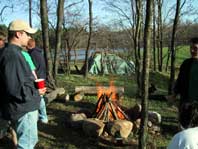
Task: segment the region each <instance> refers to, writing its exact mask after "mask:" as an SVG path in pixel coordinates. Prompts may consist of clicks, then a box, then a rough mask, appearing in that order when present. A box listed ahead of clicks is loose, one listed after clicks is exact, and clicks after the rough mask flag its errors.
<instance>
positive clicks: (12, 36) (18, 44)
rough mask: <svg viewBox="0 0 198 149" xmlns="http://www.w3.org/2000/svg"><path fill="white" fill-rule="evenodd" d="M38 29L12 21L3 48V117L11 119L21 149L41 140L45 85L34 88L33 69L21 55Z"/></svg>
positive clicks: (0, 91)
mask: <svg viewBox="0 0 198 149" xmlns="http://www.w3.org/2000/svg"><path fill="white" fill-rule="evenodd" d="M35 32H36V29H33V28H31V27H30V26H29V25H28V24H27V23H26V22H25V21H23V20H15V21H12V22H11V23H10V24H9V27H8V44H7V45H6V46H5V47H4V48H3V49H1V50H0V84H1V87H0V95H1V100H0V105H1V111H2V117H3V118H4V119H6V120H10V121H11V123H12V125H13V128H14V129H15V131H16V134H17V140H18V144H17V148H20V149H33V148H34V146H35V144H36V143H37V141H38V133H37V119H38V109H39V104H40V95H42V94H44V93H45V92H46V88H44V89H39V90H37V89H36V88H35V85H34V76H33V74H32V71H31V70H30V68H29V65H28V63H27V62H26V60H25V59H24V57H23V55H22V54H21V50H22V47H25V46H27V43H28V40H29V39H30V34H34V33H35Z"/></svg>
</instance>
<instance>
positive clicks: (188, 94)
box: [169, 38, 198, 128]
mask: <svg viewBox="0 0 198 149" xmlns="http://www.w3.org/2000/svg"><path fill="white" fill-rule="evenodd" d="M190 53H191V58H189V59H186V60H185V61H184V62H183V63H182V65H181V66H180V70H179V75H178V78H177V80H176V84H175V87H174V94H173V95H172V96H170V97H169V101H170V100H172V101H174V100H175V99H176V96H177V95H178V94H179V95H180V103H179V122H180V124H181V125H182V127H183V128H187V127H188V124H187V121H188V119H189V116H188V114H187V113H189V112H188V111H189V110H190V109H189V107H190V106H189V105H190V103H192V102H194V101H198V38H192V39H191V40H190Z"/></svg>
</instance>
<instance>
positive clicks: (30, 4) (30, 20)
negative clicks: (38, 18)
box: [29, 0, 32, 27]
mask: <svg viewBox="0 0 198 149" xmlns="http://www.w3.org/2000/svg"><path fill="white" fill-rule="evenodd" d="M29 24H30V27H32V0H29Z"/></svg>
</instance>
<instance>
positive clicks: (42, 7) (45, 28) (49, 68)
mask: <svg viewBox="0 0 198 149" xmlns="http://www.w3.org/2000/svg"><path fill="white" fill-rule="evenodd" d="M40 14H41V26H42V38H43V49H44V56H45V63H46V69H47V80H48V83H49V87H50V88H52V89H55V88H56V85H55V78H53V75H52V60H51V59H50V50H49V49H50V47H49V32H48V31H49V30H48V13H47V1H46V0H40Z"/></svg>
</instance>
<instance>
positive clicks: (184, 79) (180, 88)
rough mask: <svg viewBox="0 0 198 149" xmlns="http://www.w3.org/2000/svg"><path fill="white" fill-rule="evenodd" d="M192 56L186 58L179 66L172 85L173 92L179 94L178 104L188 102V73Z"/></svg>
mask: <svg viewBox="0 0 198 149" xmlns="http://www.w3.org/2000/svg"><path fill="white" fill-rule="evenodd" d="M193 60H194V59H193V58H189V59H186V60H185V61H184V62H183V63H182V65H181V66H180V71H179V75H178V78H177V80H176V84H175V87H174V92H175V94H180V98H181V100H180V104H182V103H184V102H188V100H189V99H188V88H189V75H190V69H191V64H192V62H193Z"/></svg>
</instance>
